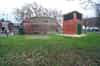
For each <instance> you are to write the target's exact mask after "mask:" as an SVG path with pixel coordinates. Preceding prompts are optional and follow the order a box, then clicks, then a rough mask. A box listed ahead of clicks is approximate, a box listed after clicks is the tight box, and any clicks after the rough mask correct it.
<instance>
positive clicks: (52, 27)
mask: <svg viewBox="0 0 100 66" xmlns="http://www.w3.org/2000/svg"><path fill="white" fill-rule="evenodd" d="M22 24H23V27H24V32H25V33H26V34H49V33H56V32H58V24H57V20H56V19H54V18H51V17H32V18H30V19H28V18H26V19H25V20H24V21H23V23H22Z"/></svg>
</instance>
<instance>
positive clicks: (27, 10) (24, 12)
mask: <svg viewBox="0 0 100 66" xmlns="http://www.w3.org/2000/svg"><path fill="white" fill-rule="evenodd" d="M14 14H15V15H16V16H20V17H29V18H30V17H34V16H37V17H41V16H46V17H54V18H55V17H58V16H60V15H61V14H62V12H61V11H58V10H57V9H47V8H44V7H42V6H41V5H39V4H37V3H36V2H33V3H32V4H26V5H25V6H23V7H22V8H21V9H19V8H16V9H15V11H14Z"/></svg>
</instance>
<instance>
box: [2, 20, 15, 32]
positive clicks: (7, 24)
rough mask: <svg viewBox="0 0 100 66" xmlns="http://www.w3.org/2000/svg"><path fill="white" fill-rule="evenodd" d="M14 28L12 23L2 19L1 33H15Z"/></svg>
mask: <svg viewBox="0 0 100 66" xmlns="http://www.w3.org/2000/svg"><path fill="white" fill-rule="evenodd" d="M13 26H14V25H13V23H12V22H11V21H8V20H4V19H1V20H0V33H2V32H4V31H5V30H6V31H7V32H9V33H10V32H13Z"/></svg>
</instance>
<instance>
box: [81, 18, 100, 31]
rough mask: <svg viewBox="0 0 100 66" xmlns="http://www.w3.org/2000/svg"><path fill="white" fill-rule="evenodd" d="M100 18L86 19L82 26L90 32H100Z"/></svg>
mask: <svg viewBox="0 0 100 66" xmlns="http://www.w3.org/2000/svg"><path fill="white" fill-rule="evenodd" d="M98 19H99V18H98V17H92V18H85V19H83V21H82V25H83V26H84V28H83V29H85V30H88V31H94V30H96V31H99V30H100V27H98V26H97V25H98V24H100V23H99V20H98Z"/></svg>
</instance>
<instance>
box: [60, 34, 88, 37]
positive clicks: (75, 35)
mask: <svg viewBox="0 0 100 66" xmlns="http://www.w3.org/2000/svg"><path fill="white" fill-rule="evenodd" d="M59 35H60V36H68V37H85V36H86V34H80V35H77V34H59Z"/></svg>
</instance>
